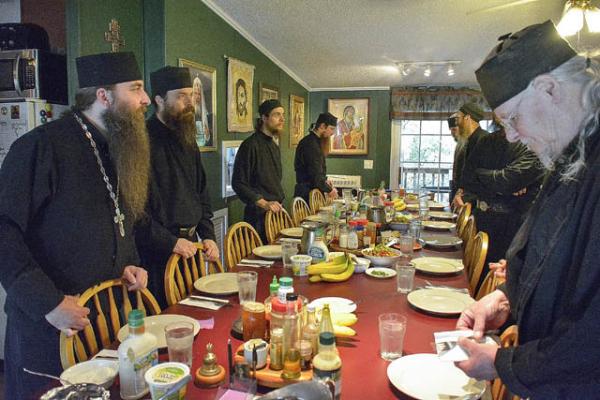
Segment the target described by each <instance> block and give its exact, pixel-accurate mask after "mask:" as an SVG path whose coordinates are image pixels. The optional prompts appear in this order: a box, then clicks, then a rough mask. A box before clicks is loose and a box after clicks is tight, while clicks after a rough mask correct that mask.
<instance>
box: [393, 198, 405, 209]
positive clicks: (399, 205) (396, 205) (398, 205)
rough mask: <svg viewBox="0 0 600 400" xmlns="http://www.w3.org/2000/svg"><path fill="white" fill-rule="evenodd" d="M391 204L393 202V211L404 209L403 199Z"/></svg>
mask: <svg viewBox="0 0 600 400" xmlns="http://www.w3.org/2000/svg"><path fill="white" fill-rule="evenodd" d="M393 202H394V209H395V210H396V211H402V210H404V209H405V208H406V203H404V199H401V198H397V199H395V200H394V201H393Z"/></svg>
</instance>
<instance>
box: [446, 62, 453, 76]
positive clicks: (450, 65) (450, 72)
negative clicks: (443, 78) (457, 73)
mask: <svg viewBox="0 0 600 400" xmlns="http://www.w3.org/2000/svg"><path fill="white" fill-rule="evenodd" d="M447 74H448V76H454V66H453V65H452V64H448V71H447Z"/></svg>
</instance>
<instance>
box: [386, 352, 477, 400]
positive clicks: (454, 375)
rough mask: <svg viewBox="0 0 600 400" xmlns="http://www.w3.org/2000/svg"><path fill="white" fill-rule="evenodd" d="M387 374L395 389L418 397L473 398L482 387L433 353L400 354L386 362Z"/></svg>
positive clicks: (433, 399)
mask: <svg viewBox="0 0 600 400" xmlns="http://www.w3.org/2000/svg"><path fill="white" fill-rule="evenodd" d="M387 375H388V379H389V380H390V382H392V385H394V386H395V387H396V388H397V389H398V390H400V391H401V392H403V393H405V394H407V395H409V396H411V397H414V398H415V399H419V400H442V399H453V398H456V399H461V398H465V399H466V398H469V399H477V398H479V397H480V396H481V395H482V394H483V392H484V391H485V388H486V384H485V382H483V381H477V380H475V379H472V378H469V377H468V376H467V375H465V373H464V372H462V371H461V370H460V369H458V368H457V367H455V366H454V363H452V362H445V361H441V360H440V359H439V358H438V356H437V355H436V354H412V355H408V356H404V357H400V358H398V359H397V360H394V361H393V362H392V363H390V365H388V368H387ZM470 396H472V397H470Z"/></svg>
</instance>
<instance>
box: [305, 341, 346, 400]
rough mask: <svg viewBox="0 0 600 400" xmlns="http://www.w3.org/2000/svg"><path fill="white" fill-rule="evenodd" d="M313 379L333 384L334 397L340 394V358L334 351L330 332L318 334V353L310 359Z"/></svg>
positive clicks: (336, 397)
mask: <svg viewBox="0 0 600 400" xmlns="http://www.w3.org/2000/svg"><path fill="white" fill-rule="evenodd" d="M312 366H313V380H315V381H323V382H325V383H327V382H328V381H329V382H333V383H334V384H335V397H334V399H339V398H340V397H341V395H342V359H341V358H340V356H339V355H338V354H337V352H336V351H335V337H334V336H333V333H331V332H324V333H321V334H320V335H319V353H318V354H317V355H316V356H315V357H314V358H313V360H312Z"/></svg>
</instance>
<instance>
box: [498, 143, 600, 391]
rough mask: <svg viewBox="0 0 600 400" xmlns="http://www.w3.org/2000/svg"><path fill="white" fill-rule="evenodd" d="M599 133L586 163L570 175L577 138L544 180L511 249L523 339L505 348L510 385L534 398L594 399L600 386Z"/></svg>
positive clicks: (511, 280) (514, 302) (503, 366)
mask: <svg viewBox="0 0 600 400" xmlns="http://www.w3.org/2000/svg"><path fill="white" fill-rule="evenodd" d="M599 140H600V132H596V133H595V134H593V135H592V136H591V137H590V138H589V139H588V140H587V145H586V150H585V151H586V166H585V168H584V169H583V170H582V171H581V172H580V173H579V175H578V176H577V179H576V180H572V181H567V182H563V181H561V180H560V177H561V172H563V171H564V169H565V163H566V160H569V159H570V158H571V156H572V155H573V154H575V153H576V146H575V143H573V144H572V145H571V146H569V148H568V149H567V150H566V151H565V152H564V156H563V157H562V159H561V160H560V161H558V162H557V165H556V169H555V170H554V172H552V173H551V175H549V177H548V178H547V180H546V181H545V183H544V185H543V188H542V191H541V192H540V194H539V196H538V199H537V200H536V203H535V204H534V206H533V207H532V209H531V210H530V212H529V215H528V217H527V219H526V221H525V223H524V224H523V226H522V227H521V229H520V230H519V233H518V234H517V237H516V238H515V240H514V241H513V243H512V244H511V248H510V249H509V251H508V270H507V285H506V293H507V296H508V299H509V302H510V306H511V314H512V316H513V318H514V319H515V320H516V321H517V323H518V325H519V345H518V346H517V347H514V348H506V349H500V350H498V353H497V356H496V360H495V366H496V369H497V371H498V374H499V376H500V378H501V379H502V381H503V382H504V383H506V384H507V386H508V388H509V389H510V390H511V391H512V392H514V393H516V394H518V395H520V396H523V397H527V396H529V397H531V398H534V399H591V398H597V397H598V393H599V392H600V370H599V369H598V365H600V341H598V332H599V329H600V290H598V288H599V287H600V268H599V267H598V262H599V260H600V246H599V245H598V240H600V213H599V212H598V210H599V207H600V146H599V143H598V142H599Z"/></svg>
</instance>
